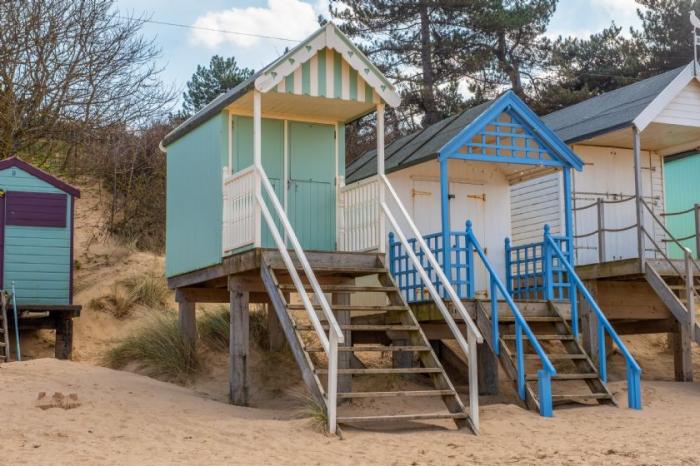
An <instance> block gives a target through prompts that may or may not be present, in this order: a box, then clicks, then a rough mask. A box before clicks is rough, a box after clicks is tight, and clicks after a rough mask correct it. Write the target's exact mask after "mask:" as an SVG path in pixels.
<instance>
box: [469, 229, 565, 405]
mask: <svg viewBox="0 0 700 466" xmlns="http://www.w3.org/2000/svg"><path fill="white" fill-rule="evenodd" d="M466 236H467V248H468V249H473V250H474V251H476V253H477V255H478V256H479V258H480V259H481V262H482V263H483V264H484V267H485V268H486V270H487V271H488V274H489V283H490V299H491V341H492V346H493V349H494V352H495V353H496V355H498V354H499V352H500V344H499V341H500V340H499V338H500V337H499V327H498V295H499V293H500V294H501V296H503V299H504V300H505V302H506V303H507V304H508V309H509V310H510V313H511V314H512V315H513V317H514V319H515V354H516V381H517V387H518V396H519V397H520V399H521V400H525V380H526V379H525V377H526V373H525V352H524V348H523V333H525V336H527V339H528V341H529V342H530V345H531V346H532V348H533V349H534V350H535V353H536V354H537V356H538V357H539V358H540V362H541V363H542V369H540V370H538V371H537V391H538V399H539V403H540V414H541V415H542V416H546V417H550V416H552V377H553V376H554V375H556V373H557V371H556V369H554V366H553V365H552V362H551V361H550V360H549V358H548V357H547V354H546V353H545V352H544V349H542V346H541V345H540V342H539V341H538V340H537V337H536V336H535V334H534V333H533V332H532V329H531V328H530V326H529V325H528V324H527V322H526V321H525V318H524V317H523V315H522V314H521V312H520V309H518V306H517V305H516V304H515V301H513V297H512V296H511V293H510V292H509V291H508V289H507V288H506V286H505V285H504V284H503V282H502V281H501V279H500V277H499V276H498V273H496V270H495V269H494V267H493V264H491V262H490V261H489V260H488V258H487V257H486V254H485V253H484V250H483V249H482V248H481V245H480V244H479V241H478V240H477V239H476V236H475V235H474V232H473V231H472V222H471V221H467V235H466Z"/></svg>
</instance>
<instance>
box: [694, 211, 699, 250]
mask: <svg viewBox="0 0 700 466" xmlns="http://www.w3.org/2000/svg"><path fill="white" fill-rule="evenodd" d="M693 207H695V257H696V258H698V259H700V204H695V205H694V206H693Z"/></svg>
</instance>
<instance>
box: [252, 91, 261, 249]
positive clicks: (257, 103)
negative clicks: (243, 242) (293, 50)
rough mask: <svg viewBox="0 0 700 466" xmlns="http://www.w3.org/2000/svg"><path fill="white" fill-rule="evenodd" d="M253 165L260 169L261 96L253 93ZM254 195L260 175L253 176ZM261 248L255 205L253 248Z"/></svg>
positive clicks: (259, 182)
mask: <svg viewBox="0 0 700 466" xmlns="http://www.w3.org/2000/svg"><path fill="white" fill-rule="evenodd" d="M253 165H254V166H255V167H256V168H259V167H262V94H261V93H260V91H258V90H255V91H253ZM255 194H256V196H257V195H258V194H262V184H261V180H260V173H256V174H255ZM261 246H262V212H261V210H260V206H259V205H258V203H257V202H256V203H255V247H256V248H259V247H261Z"/></svg>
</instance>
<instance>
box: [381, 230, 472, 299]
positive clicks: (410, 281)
mask: <svg viewBox="0 0 700 466" xmlns="http://www.w3.org/2000/svg"><path fill="white" fill-rule="evenodd" d="M442 238H443V236H442V233H433V234H430V235H425V236H423V239H425V242H426V243H427V244H428V248H429V249H430V251H431V252H432V253H433V255H434V256H435V258H436V259H437V261H438V263H439V264H441V265H444V263H445V257H444V256H445V254H444V248H443V247H442V243H443V239H442ZM466 238H467V232H466V231H453V232H451V233H450V241H451V243H452V244H451V248H450V257H451V260H450V269H451V270H450V271H447V270H444V272H445V275H447V277H448V279H449V280H450V282H451V283H452V286H453V287H454V289H455V291H456V292H457V295H458V296H459V297H460V298H462V299H465V298H467V297H468V296H470V294H471V293H473V285H472V284H473V283H474V279H473V275H474V271H473V267H472V262H473V260H472V253H471V252H470V251H469V250H468V247H467V240H466ZM408 242H409V244H410V245H411V249H413V252H414V253H415V254H416V256H417V257H418V259H419V260H420V262H421V265H423V268H424V269H425V271H426V272H428V275H429V276H430V281H431V282H432V283H433V285H434V286H435V288H436V289H437V290H438V292H439V293H440V296H442V297H443V298H447V292H446V290H445V287H444V286H442V284H441V282H440V280H439V279H438V277H437V274H436V273H435V270H433V267H432V266H431V265H430V263H429V262H428V260H427V258H426V257H425V253H424V252H423V250H422V249H421V248H420V247H419V246H418V244H417V243H416V239H415V238H412V239H409V240H408ZM388 253H389V269H390V271H391V274H392V275H393V276H394V279H395V280H396V284H397V285H398V286H399V289H400V290H401V293H402V294H403V295H404V298H405V299H406V301H407V302H409V303H421V302H426V301H430V300H431V298H430V295H429V294H428V290H427V288H426V286H425V283H423V280H421V278H420V276H419V274H418V272H417V271H416V269H415V267H414V266H413V264H412V263H411V261H410V259H409V257H408V252H407V251H406V250H405V249H404V247H403V245H402V244H401V242H400V241H396V240H395V238H394V233H389V249H388Z"/></svg>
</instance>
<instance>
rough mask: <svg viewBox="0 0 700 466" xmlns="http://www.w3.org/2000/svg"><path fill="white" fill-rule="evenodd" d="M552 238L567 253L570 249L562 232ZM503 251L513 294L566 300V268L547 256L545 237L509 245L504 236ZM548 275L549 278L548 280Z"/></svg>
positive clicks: (541, 298)
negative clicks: (535, 240)
mask: <svg viewBox="0 0 700 466" xmlns="http://www.w3.org/2000/svg"><path fill="white" fill-rule="evenodd" d="M552 238H553V240H554V241H555V242H556V243H557V245H558V246H559V248H560V249H562V250H563V251H567V254H568V251H570V250H571V248H570V247H569V240H568V239H567V238H566V237H564V236H553V237H552ZM505 251H506V282H507V284H508V289H509V291H510V292H511V294H512V295H513V297H514V298H516V299H522V300H525V301H533V300H546V299H551V300H554V301H568V300H569V292H570V287H569V282H568V280H567V278H566V271H565V270H564V267H563V266H562V265H561V264H560V263H559V261H558V260H557V259H556V258H553V257H551V256H550V257H549V259H548V256H547V249H546V247H545V242H544V241H542V242H538V243H528V244H522V245H518V246H511V244H510V238H506V240H505ZM550 276H551V280H549V281H547V277H550ZM548 286H550V287H551V294H548V290H547V287H548Z"/></svg>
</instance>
